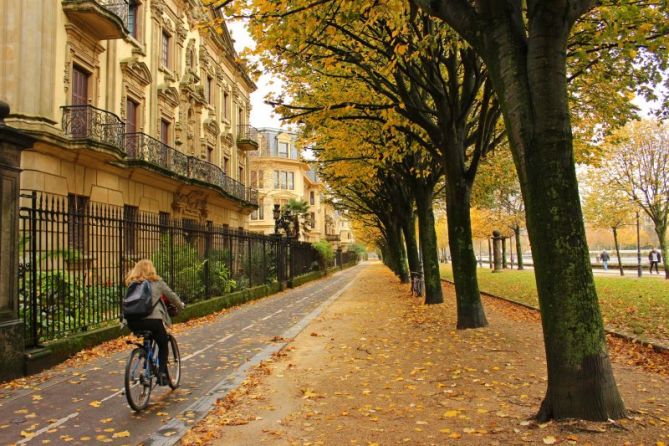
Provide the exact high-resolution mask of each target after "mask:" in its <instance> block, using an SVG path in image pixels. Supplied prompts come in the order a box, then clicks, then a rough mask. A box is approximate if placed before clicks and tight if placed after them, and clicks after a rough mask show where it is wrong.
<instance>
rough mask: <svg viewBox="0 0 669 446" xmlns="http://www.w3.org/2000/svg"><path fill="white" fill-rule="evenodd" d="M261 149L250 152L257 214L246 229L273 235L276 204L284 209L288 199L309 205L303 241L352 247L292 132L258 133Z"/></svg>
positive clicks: (346, 230) (342, 220)
mask: <svg viewBox="0 0 669 446" xmlns="http://www.w3.org/2000/svg"><path fill="white" fill-rule="evenodd" d="M258 142H259V144H260V148H259V149H258V150H257V151H255V152H249V154H250V155H251V157H250V169H251V186H252V187H257V188H258V196H259V198H258V205H259V207H258V210H257V211H254V212H253V213H252V214H251V216H250V217H249V220H250V224H249V229H250V230H252V231H258V232H262V233H264V234H272V233H273V232H274V219H273V216H272V209H273V207H274V205H275V204H279V205H281V206H283V205H284V204H286V203H287V202H288V201H289V200H290V199H296V200H304V201H306V202H307V203H308V205H309V222H308V226H310V230H309V232H308V233H306V234H303V235H302V237H303V238H305V239H306V240H305V241H308V242H315V241H318V240H321V239H325V240H328V241H330V242H332V243H334V244H335V245H340V244H341V245H342V246H345V245H349V244H351V243H353V239H352V236H351V235H350V234H351V232H350V224H349V223H348V219H347V218H346V217H345V216H344V215H342V214H340V213H339V212H337V211H335V210H334V209H333V208H332V206H331V205H330V204H329V203H327V202H326V201H325V200H324V193H325V186H324V184H323V183H322V182H321V181H320V179H319V178H318V175H317V174H316V172H315V171H314V170H312V169H311V167H310V165H309V163H308V162H306V161H305V160H304V158H303V156H302V149H300V148H299V147H298V146H297V144H296V137H295V135H294V134H293V133H291V132H286V131H283V130H280V129H271V128H263V129H259V130H258Z"/></svg>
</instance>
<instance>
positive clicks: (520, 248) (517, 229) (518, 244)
mask: <svg viewBox="0 0 669 446" xmlns="http://www.w3.org/2000/svg"><path fill="white" fill-rule="evenodd" d="M513 233H514V234H515V235H516V253H517V254H518V269H519V270H522V269H525V266H524V263H523V246H522V244H521V242H520V225H516V226H514V227H513Z"/></svg>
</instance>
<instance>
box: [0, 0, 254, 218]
mask: <svg viewBox="0 0 669 446" xmlns="http://www.w3.org/2000/svg"><path fill="white" fill-rule="evenodd" d="M27 22H31V24H30V26H25V25H26V23H27ZM0 35H3V36H12V38H11V39H3V40H2V41H0V54H1V55H2V60H3V62H2V66H1V69H0V92H2V93H0V94H1V95H2V96H3V99H4V100H6V101H7V102H8V103H9V104H10V105H11V107H12V115H10V117H9V119H7V123H8V124H9V125H11V126H13V127H16V128H19V129H22V130H25V131H27V132H28V133H30V134H31V135H32V136H34V137H36V138H37V141H38V142H37V143H36V144H35V148H34V149H32V150H29V151H25V152H24V153H23V156H22V163H21V164H22V165H21V167H22V169H23V172H22V173H21V188H22V189H23V190H29V191H40V192H48V193H52V194H58V195H62V196H68V197H70V198H71V199H72V200H74V201H76V202H80V203H87V202H100V203H106V204H112V205H118V206H125V207H131V208H133V209H134V210H136V211H150V212H153V213H159V212H160V213H162V214H167V215H169V216H170V217H173V218H187V219H191V220H196V221H198V222H201V223H205V222H209V221H211V222H213V223H219V224H228V225H229V226H230V227H234V228H246V227H247V226H248V215H249V214H250V213H251V212H252V211H253V210H254V209H256V206H257V192H256V191H255V190H254V189H253V188H251V187H250V186H249V168H248V158H247V152H248V151H249V150H255V149H256V148H257V146H258V145H257V141H256V140H255V133H254V129H253V128H251V127H250V126H249V112H250V100H249V95H250V93H251V92H253V91H254V90H255V88H256V87H255V84H254V83H253V82H252V81H251V79H250V78H249V77H248V75H247V73H246V71H245V70H244V67H243V66H242V65H240V62H239V59H238V56H237V54H236V52H235V50H234V48H233V42H232V39H231V38H230V35H229V33H228V31H227V28H226V26H225V22H224V21H223V18H222V17H221V16H220V15H219V13H218V12H217V11H215V10H212V9H210V8H208V7H205V6H203V4H202V2H201V0H40V1H35V2H32V1H31V2H26V1H24V0H5V1H3V2H2V3H0Z"/></svg>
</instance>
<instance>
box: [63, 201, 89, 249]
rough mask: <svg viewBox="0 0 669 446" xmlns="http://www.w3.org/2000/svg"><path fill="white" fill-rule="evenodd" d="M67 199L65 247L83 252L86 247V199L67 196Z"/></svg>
mask: <svg viewBox="0 0 669 446" xmlns="http://www.w3.org/2000/svg"><path fill="white" fill-rule="evenodd" d="M67 198H68V199H67V223H68V224H67V235H68V239H67V245H68V247H69V248H70V249H76V250H78V251H83V250H84V249H85V247H86V211H87V207H88V197H84V196H81V195H75V194H68V196H67Z"/></svg>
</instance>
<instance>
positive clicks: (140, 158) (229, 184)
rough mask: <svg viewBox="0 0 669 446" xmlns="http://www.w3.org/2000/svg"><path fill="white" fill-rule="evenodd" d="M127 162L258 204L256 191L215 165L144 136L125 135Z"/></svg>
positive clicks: (138, 134)
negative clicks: (173, 175) (202, 184)
mask: <svg viewBox="0 0 669 446" xmlns="http://www.w3.org/2000/svg"><path fill="white" fill-rule="evenodd" d="M125 147H126V150H127V153H128V160H130V161H132V162H134V163H138V162H139V163H142V164H144V165H148V166H150V167H152V168H156V169H158V170H161V171H163V172H165V173H167V174H176V175H178V176H179V177H182V178H184V179H188V180H190V181H191V182H198V183H204V184H205V185H207V186H214V187H216V188H217V189H220V190H221V191H222V192H223V193H224V194H225V195H228V196H230V197H232V198H234V199H237V200H240V201H243V202H246V203H249V204H251V205H254V206H257V205H258V191H256V190H255V189H251V188H249V187H246V186H244V185H243V184H242V183H240V182H239V181H236V180H234V179H232V178H230V177H229V176H228V175H226V174H225V172H223V170H222V169H221V168H220V167H218V166H216V165H215V164H212V163H209V162H207V161H204V160H201V159H199V158H196V157H194V156H188V155H185V154H183V153H181V152H179V151H178V150H176V149H173V148H172V147H170V146H168V145H167V144H164V143H162V142H160V141H158V140H157V139H155V138H152V137H151V136H149V135H147V134H145V133H126V134H125Z"/></svg>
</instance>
